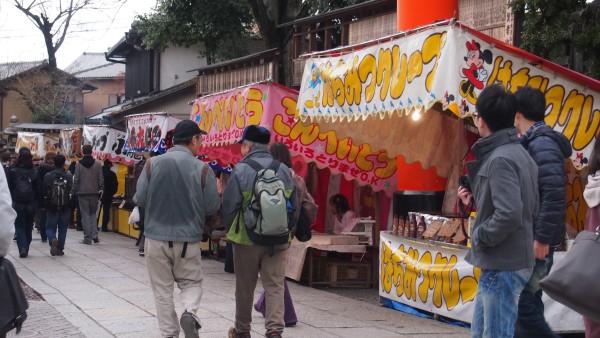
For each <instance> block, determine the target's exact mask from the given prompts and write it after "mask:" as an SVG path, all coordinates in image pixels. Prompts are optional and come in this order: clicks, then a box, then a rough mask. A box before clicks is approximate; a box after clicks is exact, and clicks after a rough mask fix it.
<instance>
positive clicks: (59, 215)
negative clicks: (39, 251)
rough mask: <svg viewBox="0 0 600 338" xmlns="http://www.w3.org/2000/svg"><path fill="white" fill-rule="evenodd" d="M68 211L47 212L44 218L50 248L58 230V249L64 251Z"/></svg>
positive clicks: (68, 217)
mask: <svg viewBox="0 0 600 338" xmlns="http://www.w3.org/2000/svg"><path fill="white" fill-rule="evenodd" d="M69 211H70V210H69V209H66V210H51V209H48V210H47V213H48V214H47V216H46V235H47V236H48V244H50V246H52V240H53V239H55V238H56V230H57V229H58V248H59V249H60V250H64V249H65V239H66V238H67V227H68V225H69V219H70V216H71V215H69Z"/></svg>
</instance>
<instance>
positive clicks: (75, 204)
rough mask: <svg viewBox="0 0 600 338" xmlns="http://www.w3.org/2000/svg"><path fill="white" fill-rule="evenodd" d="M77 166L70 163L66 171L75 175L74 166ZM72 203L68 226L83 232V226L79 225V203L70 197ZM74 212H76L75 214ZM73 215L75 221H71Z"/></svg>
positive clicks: (75, 162) (74, 162)
mask: <svg viewBox="0 0 600 338" xmlns="http://www.w3.org/2000/svg"><path fill="white" fill-rule="evenodd" d="M76 164H77V161H71V164H69V169H68V171H69V172H70V173H71V175H75V165H76ZM71 199H72V202H71V213H70V215H71V221H70V222H69V223H70V224H72V225H74V227H75V229H76V230H77V231H83V226H82V225H81V211H80V210H79V201H78V200H77V197H75V196H71ZM75 211H77V212H76V213H75ZM73 214H75V219H73Z"/></svg>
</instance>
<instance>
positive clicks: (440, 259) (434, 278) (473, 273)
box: [379, 231, 583, 332]
mask: <svg viewBox="0 0 600 338" xmlns="http://www.w3.org/2000/svg"><path fill="white" fill-rule="evenodd" d="M379 250H380V251H379V270H380V276H379V295H380V296H381V297H383V298H386V299H390V300H392V301H397V302H400V303H403V304H406V305H409V306H411V307H414V308H417V309H420V310H425V311H428V312H431V313H434V314H438V315H441V316H444V317H448V318H452V319H456V320H460V321H463V322H467V323H470V322H471V317H472V315H473V308H474V305H475V302H474V300H475V295H476V293H477V283H478V280H479V274H480V272H479V269H477V268H474V267H473V266H472V265H470V264H469V263H467V262H466V261H465V256H466V254H467V252H468V251H469V248H467V247H465V246H460V245H454V244H447V243H442V242H436V241H429V240H419V239H415V238H409V237H404V236H398V235H393V234H392V233H390V232H383V231H382V232H381V233H380V247H379ZM565 254H566V253H565V252H555V253H554V266H556V264H557V263H558V262H560V260H561V259H562V258H563V257H564V255H565ZM542 300H543V302H544V309H545V311H544V315H545V317H546V321H547V322H548V324H549V325H550V327H551V328H552V329H553V330H554V331H555V332H582V331H583V321H582V317H581V315H579V314H578V313H576V312H575V311H573V310H571V309H569V308H567V307H565V306H563V305H562V304H560V303H558V302H555V301H554V300H552V299H551V298H549V297H547V296H546V295H544V296H543V298H542Z"/></svg>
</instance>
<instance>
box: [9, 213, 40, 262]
mask: <svg viewBox="0 0 600 338" xmlns="http://www.w3.org/2000/svg"><path fill="white" fill-rule="evenodd" d="M35 205H36V203H35V201H31V202H13V204H12V207H13V209H15V211H16V212H17V218H16V219H15V234H16V235H17V247H18V248H19V253H20V252H22V251H25V252H29V244H31V236H32V234H31V232H32V230H33V217H34V216H35Z"/></svg>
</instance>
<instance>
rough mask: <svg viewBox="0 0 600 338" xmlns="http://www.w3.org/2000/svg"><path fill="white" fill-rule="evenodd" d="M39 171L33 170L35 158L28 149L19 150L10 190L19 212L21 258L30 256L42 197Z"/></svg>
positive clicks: (18, 239) (9, 179)
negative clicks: (38, 206) (33, 232)
mask: <svg viewBox="0 0 600 338" xmlns="http://www.w3.org/2000/svg"><path fill="white" fill-rule="evenodd" d="M38 187H39V184H38V175H37V170H35V169H34V168H33V156H32V155H31V151H29V149H28V148H26V147H22V148H21V149H19V154H18V156H17V160H16V162H15V165H14V167H12V168H11V169H10V171H9V177H8V188H9V189H10V194H11V197H12V200H13V203H12V207H13V209H14V210H15V211H16V212H17V218H16V219H15V233H16V235H17V246H18V248H19V257H21V258H25V257H27V255H28V254H29V245H30V244H31V237H32V231H33V218H34V216H35V210H36V204H37V200H38V198H39V196H40V192H39V189H38Z"/></svg>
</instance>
